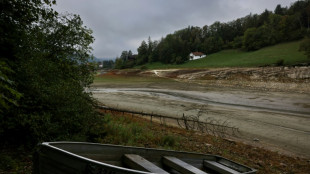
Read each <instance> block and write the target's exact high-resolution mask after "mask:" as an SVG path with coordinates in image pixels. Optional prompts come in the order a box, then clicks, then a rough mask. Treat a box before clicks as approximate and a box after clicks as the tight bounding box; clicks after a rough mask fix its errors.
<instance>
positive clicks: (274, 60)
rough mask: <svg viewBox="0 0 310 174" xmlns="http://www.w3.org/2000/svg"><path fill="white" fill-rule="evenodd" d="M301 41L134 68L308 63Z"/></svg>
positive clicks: (233, 50) (231, 50) (226, 51)
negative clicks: (301, 48)
mask: <svg viewBox="0 0 310 174" xmlns="http://www.w3.org/2000/svg"><path fill="white" fill-rule="evenodd" d="M301 42H302V41H301V40H300V41H295V42H287V43H281V44H278V45H274V46H270V47H265V48H262V49H260V50H257V51H251V52H246V51H242V50H238V49H229V50H223V51H220V52H218V53H214V54H211V55H207V56H206V57H205V58H201V59H198V60H192V61H188V62H186V63H184V64H180V65H177V64H162V63H159V62H156V63H149V64H146V65H143V66H137V67H136V68H141V69H143V68H146V69H169V68H221V67H260V66H282V65H285V66H291V65H296V64H300V63H310V59H308V58H307V56H306V55H305V54H304V53H303V52H300V51H299V45H300V43H301Z"/></svg>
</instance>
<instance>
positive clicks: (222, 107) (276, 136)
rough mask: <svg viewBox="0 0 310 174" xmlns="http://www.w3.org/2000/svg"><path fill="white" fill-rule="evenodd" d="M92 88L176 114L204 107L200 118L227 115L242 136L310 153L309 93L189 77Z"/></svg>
mask: <svg viewBox="0 0 310 174" xmlns="http://www.w3.org/2000/svg"><path fill="white" fill-rule="evenodd" d="M128 86H130V88H128ZM107 87H109V89H108V88H107ZM92 90H93V93H94V97H95V98H97V99H98V100H99V101H100V102H101V103H103V104H105V105H107V106H110V107H116V108H121V109H128V110H134V111H143V112H149V113H157V114H162V115H167V116H174V117H180V116H181V115H182V114H183V113H184V114H185V115H197V113H198V112H202V113H203V114H202V116H201V117H200V119H201V120H204V119H206V118H208V117H211V118H212V119H217V120H222V121H226V120H228V121H229V123H230V126H235V127H238V128H239V129H240V131H241V133H242V134H241V135H240V136H239V137H238V138H237V139H238V140H239V141H244V142H246V143H249V144H253V145H256V146H262V147H265V148H268V149H271V150H274V151H279V152H280V153H285V154H291V155H296V156H303V157H307V158H310V126H309V125H310V104H309V103H310V94H308V93H292V92H277V91H262V90H253V89H244V88H218V87H214V86H212V85H211V87H210V86H207V85H196V84H193V83H185V82H178V83H168V84H167V83H162V84H161V83H143V84H142V83H137V84H134V85H133V84H130V85H126V84H122V85H119V84H114V85H113V84H95V85H94V88H93V89H92Z"/></svg>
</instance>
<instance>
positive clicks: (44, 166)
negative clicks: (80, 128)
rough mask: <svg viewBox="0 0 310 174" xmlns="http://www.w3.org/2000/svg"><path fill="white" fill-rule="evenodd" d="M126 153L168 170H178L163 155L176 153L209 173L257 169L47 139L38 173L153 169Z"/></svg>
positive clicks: (201, 157) (214, 159)
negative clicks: (131, 164)
mask: <svg viewBox="0 0 310 174" xmlns="http://www.w3.org/2000/svg"><path fill="white" fill-rule="evenodd" d="M125 154H135V155H137V156H140V157H141V158H144V159H146V160H147V161H149V162H151V163H153V164H154V165H156V166H158V167H159V168H162V169H164V170H166V171H167V172H168V173H178V172H177V171H175V170H173V169H168V168H167V167H166V166H165V165H164V164H163V157H165V156H173V157H175V158H177V159H179V160H182V161H183V162H185V163H188V164H190V165H191V166H193V167H195V168H197V169H199V170H202V171H205V172H208V173H210V172H211V173H212V172H214V171H217V173H229V172H230V173H233V172H234V171H235V173H243V174H249V173H255V172H256V170H255V169H252V168H249V167H247V166H244V165H242V164H239V163H236V162H233V161H231V160H228V159H225V158H222V157H220V156H215V155H206V154H199V153H189V152H178V151H169V150H159V149H151V148H140V147H128V146H118V145H104V144H96V143H77V142H47V143H42V144H40V145H39V147H38V150H37V152H36V155H35V159H34V173H35V174H58V173H59V174H62V173H66V174H67V173H68V174H70V173H98V174H118V173H119V174H122V173H129V174H130V173H135V174H147V173H151V172H148V171H143V170H134V169H129V168H128V166H126V164H124V155H125ZM213 163H215V165H213ZM217 165H218V166H220V167H221V166H224V168H227V170H222V171H221V170H217V169H216V166H217ZM214 167H215V168H214Z"/></svg>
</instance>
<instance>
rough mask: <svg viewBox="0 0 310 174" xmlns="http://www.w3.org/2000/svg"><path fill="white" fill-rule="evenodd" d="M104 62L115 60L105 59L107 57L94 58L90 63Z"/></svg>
mask: <svg viewBox="0 0 310 174" xmlns="http://www.w3.org/2000/svg"><path fill="white" fill-rule="evenodd" d="M105 60H115V58H107V57H101V58H99V57H94V59H93V60H92V61H91V62H102V61H105Z"/></svg>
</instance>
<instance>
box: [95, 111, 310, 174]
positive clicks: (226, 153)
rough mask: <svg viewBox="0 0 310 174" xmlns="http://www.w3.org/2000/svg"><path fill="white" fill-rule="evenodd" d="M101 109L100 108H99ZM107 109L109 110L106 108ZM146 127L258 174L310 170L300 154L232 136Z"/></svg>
mask: <svg viewBox="0 0 310 174" xmlns="http://www.w3.org/2000/svg"><path fill="white" fill-rule="evenodd" d="M101 111H102V112H103V110H101ZM108 112H109V111H108ZM112 114H113V115H114V116H121V117H128V118H130V119H132V121H133V122H139V123H145V124H149V122H148V121H146V120H145V119H143V118H141V117H138V116H134V117H132V115H131V114H126V113H125V114H123V113H118V112H112ZM149 129H151V130H152V132H153V133H156V132H157V133H158V134H162V133H163V132H164V133H165V132H169V133H172V134H174V135H176V136H178V137H181V141H180V144H179V146H178V147H177V149H176V150H181V151H189V152H199V153H204V154H215V155H220V156H223V157H226V158H228V159H231V160H233V161H236V162H239V163H241V164H244V165H247V166H249V167H252V168H255V169H257V170H258V172H257V173H258V174H265V173H300V174H306V173H308V171H310V161H309V160H308V159H304V158H299V157H290V156H286V155H283V154H279V153H277V152H271V151H269V150H266V149H264V148H260V147H253V146H251V145H248V144H244V143H242V142H238V141H234V140H232V139H223V138H219V137H217V138H216V137H213V136H210V135H207V134H202V133H198V132H193V131H186V130H185V129H180V128H175V127H169V126H163V125H161V124H157V123H154V122H153V123H152V126H149ZM143 146H144V147H149V148H158V147H157V146H156V143H155V142H152V141H145V142H144V144H143Z"/></svg>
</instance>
